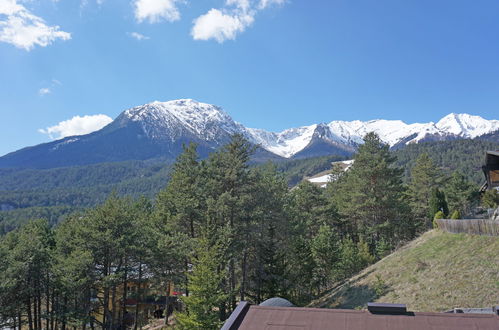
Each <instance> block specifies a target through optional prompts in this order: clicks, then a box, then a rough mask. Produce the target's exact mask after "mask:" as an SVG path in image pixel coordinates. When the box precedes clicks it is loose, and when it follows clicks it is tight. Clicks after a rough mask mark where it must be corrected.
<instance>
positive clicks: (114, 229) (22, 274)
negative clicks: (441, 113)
mask: <svg viewBox="0 0 499 330" xmlns="http://www.w3.org/2000/svg"><path fill="white" fill-rule="evenodd" d="M252 151H253V147H252V146H251V145H250V144H249V143H248V142H247V141H246V140H244V139H243V138H242V137H241V136H238V135H236V136H234V137H233V138H232V140H231V142H230V143H229V144H227V145H226V146H224V147H223V148H222V149H221V150H220V151H218V152H215V153H213V154H211V155H210V156H209V158H207V159H205V160H202V161H200V160H199V159H198V155H197V153H196V147H195V146H194V145H190V146H188V147H186V149H185V151H184V153H183V154H182V155H181V156H179V158H178V159H177V162H176V163H175V164H174V166H173V169H172V173H171V178H170V180H169V182H168V184H167V185H166V187H165V188H164V189H162V190H161V191H160V192H159V193H158V194H157V196H156V197H155V199H154V202H152V203H151V202H150V201H149V200H148V199H146V198H139V199H131V198H130V197H119V195H118V194H116V193H114V194H111V195H110V197H108V198H107V200H106V201H105V202H104V203H103V204H100V205H98V206H96V207H93V208H90V209H87V210H84V211H81V212H79V213H75V214H73V215H71V216H70V217H69V218H68V219H66V220H65V221H63V222H62V223H61V224H59V225H58V226H56V227H55V228H53V227H51V225H50V224H49V223H48V222H46V221H34V222H29V223H27V224H26V225H24V226H22V227H21V228H19V229H17V230H14V231H12V232H10V233H8V234H7V235H5V236H4V237H3V238H1V240H0V258H2V260H4V262H3V263H1V264H0V326H9V327H20V326H21V325H24V326H27V327H28V328H29V329H41V328H42V327H43V328H49V329H57V328H62V329H65V328H69V327H76V328H86V327H91V328H94V327H102V328H106V329H112V328H118V327H120V326H122V325H123V324H125V323H126V322H128V320H129V318H130V315H134V317H133V319H135V320H137V322H135V323H134V326H135V328H137V327H139V326H141V325H143V324H144V323H145V322H146V321H147V320H146V319H144V316H143V315H141V314H140V313H139V310H138V309H137V308H136V309H135V310H127V308H126V301H127V299H128V298H130V297H133V298H134V299H138V300H140V299H142V298H144V297H145V296H146V295H150V294H151V292H149V291H147V292H146V289H145V287H141V283H143V282H144V281H147V282H148V284H149V285H150V287H155V288H158V291H157V292H162V293H163V294H164V292H166V291H167V289H166V288H167V287H168V286H169V285H171V284H172V283H174V284H175V287H176V288H177V290H180V291H181V292H184V293H185V294H186V297H184V298H182V300H183V304H184V311H183V312H182V313H176V321H177V326H178V327H179V328H185V329H215V328H217V327H219V326H220V325H221V323H222V322H223V320H225V319H226V318H227V317H228V315H230V313H231V311H232V310H233V309H234V308H235V306H236V304H237V302H238V301H239V300H249V301H251V302H254V303H259V302H261V301H263V300H265V299H267V298H270V297H273V296H281V297H285V298H288V299H289V300H291V301H292V302H294V303H295V304H297V305H302V304H305V303H307V302H308V301H310V300H311V299H313V298H314V297H316V296H317V295H319V294H321V293H322V292H323V291H324V290H326V289H328V288H330V287H331V286H332V285H333V283H336V282H338V281H341V280H343V279H345V278H348V277H350V276H351V275H352V274H354V273H356V272H358V271H359V270H361V269H362V268H364V267H365V266H367V265H368V264H370V263H372V262H374V261H375V260H377V259H379V258H382V257H383V256H385V255H386V254H387V253H389V252H390V251H391V250H393V249H394V248H396V247H397V246H399V245H400V244H401V243H403V242H405V241H407V240H409V239H412V238H413V237H415V236H416V235H417V234H418V233H420V232H422V231H424V230H426V229H427V228H428V227H429V226H431V220H432V219H433V216H434V213H435V212H441V211H442V210H443V207H442V203H445V207H446V208H447V209H450V211H451V212H452V211H454V209H453V208H460V209H459V211H460V212H466V210H467V209H466V207H469V205H471V204H472V203H473V198H474V196H473V195H472V189H471V188H470V187H471V185H470V183H469V182H468V181H467V180H466V178H465V177H464V176H462V175H461V174H459V173H457V172H456V173H455V174H454V176H453V178H454V179H453V180H452V183H448V184H446V185H442V184H439V180H440V178H441V177H442V175H441V173H440V172H439V170H438V168H437V167H436V166H435V165H434V164H433V162H432V160H431V159H430V158H429V157H428V155H426V154H423V155H422V156H420V158H419V159H418V161H417V162H416V165H415V167H414V169H413V170H412V171H411V173H412V176H411V185H410V186H409V187H410V188H409V189H408V188H407V187H408V186H405V185H404V184H403V183H402V176H403V173H402V172H403V171H402V169H400V168H398V167H396V166H395V161H396V159H395V157H394V156H393V155H392V154H391V153H390V152H389V150H388V146H386V145H384V144H383V143H382V142H381V141H380V139H379V138H378V137H377V136H376V135H375V134H373V133H370V134H368V135H367V136H366V137H365V143H364V144H363V145H362V146H360V148H359V152H358V154H357V155H356V156H355V163H354V164H353V166H352V167H351V169H350V170H349V171H348V172H346V173H340V172H338V173H336V175H337V177H338V179H337V180H336V181H335V182H334V183H331V184H330V185H329V186H328V188H327V189H321V188H319V187H317V186H315V185H313V184H310V183H308V182H302V183H300V184H299V185H298V186H296V187H294V188H293V189H289V187H288V183H287V180H286V178H285V177H284V175H283V174H282V173H281V172H280V171H279V170H278V169H277V168H276V166H275V165H272V164H270V163H269V164H266V165H264V166H257V167H252V166H250V165H249V163H250V157H251V153H252ZM438 189H441V190H438ZM436 191H438V194H437V195H438V196H440V195H442V194H444V191H445V194H446V195H447V197H445V196H444V199H443V200H441V199H438V198H437V199H435V200H434V196H436V195H435V192H436ZM438 196H437V197H438ZM439 203H440V204H439ZM456 210H457V209H456ZM132 282H133V283H139V289H138V291H135V292H129V291H128V289H127V288H128V285H127V284H128V283H132ZM169 301H170V300H169V299H166V302H165V305H169ZM166 309H168V308H166ZM125 311H126V312H125Z"/></svg>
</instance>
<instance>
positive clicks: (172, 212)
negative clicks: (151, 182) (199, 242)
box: [156, 143, 205, 238]
mask: <svg viewBox="0 0 499 330" xmlns="http://www.w3.org/2000/svg"><path fill="white" fill-rule="evenodd" d="M200 174H201V166H200V164H199V162H198V155H197V152H196V145H195V144H194V143H191V144H189V145H188V146H187V147H186V146H184V152H183V153H182V154H181V155H180V156H179V157H178V158H177V161H176V162H175V164H174V166H173V170H172V174H171V179H170V181H169V182H168V185H167V186H166V188H165V189H164V190H162V191H161V192H160V193H159V194H158V196H157V199H156V216H158V217H159V218H161V219H162V221H163V222H164V223H165V224H166V223H168V226H170V227H171V228H172V230H175V231H180V232H184V233H186V234H187V235H189V236H190V237H191V238H195V237H196V236H197V235H198V231H199V226H200V225H201V222H202V221H203V220H202V218H203V211H204V209H205V206H204V203H203V201H204V198H203V196H202V195H201V194H202V185H201V183H200V180H201V176H200Z"/></svg>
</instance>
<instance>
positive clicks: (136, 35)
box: [128, 32, 151, 41]
mask: <svg viewBox="0 0 499 330" xmlns="http://www.w3.org/2000/svg"><path fill="white" fill-rule="evenodd" d="M128 35H129V36H130V37H132V38H134V39H137V40H139V41H141V40H148V39H151V38H149V37H148V36H145V35H143V34H140V33H138V32H130V33H128Z"/></svg>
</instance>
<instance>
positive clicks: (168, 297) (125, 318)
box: [92, 279, 181, 327]
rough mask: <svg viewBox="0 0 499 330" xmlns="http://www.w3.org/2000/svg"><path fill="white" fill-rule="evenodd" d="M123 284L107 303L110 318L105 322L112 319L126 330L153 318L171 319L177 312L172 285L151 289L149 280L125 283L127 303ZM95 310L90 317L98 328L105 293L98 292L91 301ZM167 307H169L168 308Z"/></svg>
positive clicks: (102, 317)
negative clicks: (169, 316)
mask: <svg viewBox="0 0 499 330" xmlns="http://www.w3.org/2000/svg"><path fill="white" fill-rule="evenodd" d="M124 288H125V286H124V284H121V285H119V286H117V288H116V291H115V292H114V294H112V295H111V297H110V299H109V301H108V310H109V315H108V317H107V319H108V320H109V319H114V320H115V321H114V322H115V323H120V324H121V323H124V324H123V326H125V327H129V326H132V325H134V324H135V323H136V322H137V324H138V325H139V326H143V325H146V324H147V323H148V321H149V320H151V319H153V318H164V317H165V310H166V315H171V314H172V312H173V310H174V309H178V304H179V302H178V299H177V297H178V296H179V295H181V293H180V292H177V291H175V289H174V285H173V283H172V282H169V283H167V284H166V285H164V286H163V288H162V289H159V288H158V287H156V286H154V285H152V283H151V282H150V281H149V280H148V279H142V280H140V281H139V280H134V279H129V280H128V281H127V283H126V299H125V300H124V301H123V298H122V297H123V296H125V295H124ZM93 300H94V302H95V306H96V308H95V309H94V310H93V313H92V316H93V319H94V321H95V323H97V324H98V325H102V323H103V319H104V307H103V306H104V293H103V292H102V291H100V292H98V293H97V294H96V296H95V298H94V299H93ZM167 305H168V306H167Z"/></svg>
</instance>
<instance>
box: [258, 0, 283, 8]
mask: <svg viewBox="0 0 499 330" xmlns="http://www.w3.org/2000/svg"><path fill="white" fill-rule="evenodd" d="M285 2H286V0H260V2H259V3H258V9H260V10H262V9H265V8H267V7H268V6H271V5H283V4H284V3H285Z"/></svg>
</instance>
